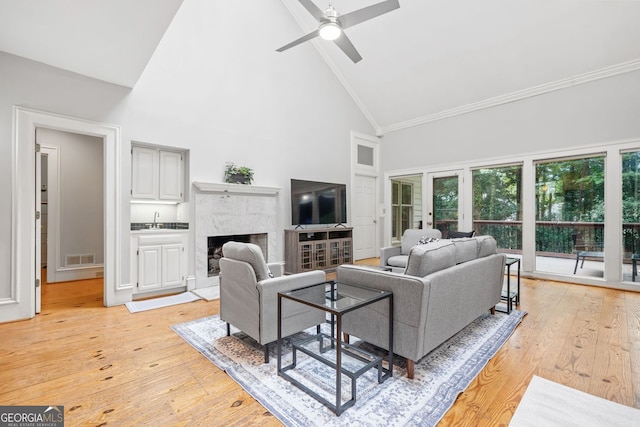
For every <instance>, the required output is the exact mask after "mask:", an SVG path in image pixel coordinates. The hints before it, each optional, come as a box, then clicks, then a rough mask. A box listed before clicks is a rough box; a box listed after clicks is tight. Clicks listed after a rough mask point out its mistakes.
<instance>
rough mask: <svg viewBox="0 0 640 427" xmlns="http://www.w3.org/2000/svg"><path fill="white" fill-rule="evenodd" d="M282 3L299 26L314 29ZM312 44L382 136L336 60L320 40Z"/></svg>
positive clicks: (371, 115) (283, 1)
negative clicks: (308, 26)
mask: <svg viewBox="0 0 640 427" xmlns="http://www.w3.org/2000/svg"><path fill="white" fill-rule="evenodd" d="M282 3H283V4H284V5H285V7H286V8H287V10H288V11H289V13H291V15H292V16H293V18H294V19H295V20H296V22H297V23H298V26H299V27H300V28H301V29H302V30H303V31H305V32H309V31H312V29H309V28H305V25H304V23H303V22H304V21H303V20H302V17H301V16H300V14H299V13H298V11H297V10H294V9H293V8H292V7H291V6H290V4H289V2H287V1H285V0H282ZM311 44H312V45H313V47H314V48H315V49H316V50H317V51H318V53H319V54H320V56H321V57H322V59H323V60H324V61H325V62H326V63H327V65H328V66H329V68H330V69H331V71H332V72H333V74H334V75H335V76H336V78H337V79H338V81H339V82H340V83H341V84H342V86H343V87H344V89H345V90H346V91H347V93H348V94H349V96H350V97H351V99H353V102H355V103H356V105H357V106H358V108H359V109H360V111H361V112H362V114H363V115H364V116H365V118H366V119H367V120H368V121H369V124H371V126H372V127H373V128H374V129H375V131H376V135H377V136H381V135H382V133H381V132H382V128H381V126H380V125H379V124H378V122H377V121H376V119H375V118H374V117H373V114H371V112H370V111H369V109H368V108H367V107H366V106H365V105H364V102H362V100H361V99H360V97H359V96H358V94H357V93H356V91H355V90H354V89H353V87H351V85H350V84H349V82H348V81H347V79H346V78H345V76H344V75H343V74H342V73H341V72H340V70H339V69H338V67H337V65H336V64H335V62H333V61H332V60H331V58H329V55H327V53H326V52H325V50H324V49H322V48H321V46H320V44H321V42H319V41H318V40H311Z"/></svg>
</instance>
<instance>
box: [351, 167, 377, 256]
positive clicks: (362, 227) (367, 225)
mask: <svg viewBox="0 0 640 427" xmlns="http://www.w3.org/2000/svg"><path fill="white" fill-rule="evenodd" d="M352 200H353V206H352V211H353V219H352V223H353V255H354V260H359V259H365V258H373V257H376V256H378V254H379V250H380V248H378V245H377V243H376V240H377V239H376V178H375V177H373V176H367V175H355V177H354V185H353V198H352Z"/></svg>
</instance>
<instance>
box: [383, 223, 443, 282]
mask: <svg viewBox="0 0 640 427" xmlns="http://www.w3.org/2000/svg"><path fill="white" fill-rule="evenodd" d="M423 237H428V238H432V239H439V238H441V237H442V233H440V230H437V229H425V230H422V229H412V228H408V229H406V230H404V233H403V234H402V240H401V242H400V246H386V247H384V248H380V266H381V267H387V268H390V269H391V271H395V272H396V273H403V272H404V270H405V268H407V260H408V259H409V252H410V251H411V248H413V247H414V246H416V245H417V244H418V242H419V241H420V239H422V238H423Z"/></svg>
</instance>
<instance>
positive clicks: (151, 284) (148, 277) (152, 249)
mask: <svg viewBox="0 0 640 427" xmlns="http://www.w3.org/2000/svg"><path fill="white" fill-rule="evenodd" d="M161 256H162V246H160V245H149V246H140V247H139V249H138V289H139V290H140V291H148V290H152V289H157V288H160V287H161V286H162V272H161V270H160V266H161V265H162V259H161Z"/></svg>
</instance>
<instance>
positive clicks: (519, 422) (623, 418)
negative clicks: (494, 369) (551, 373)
mask: <svg viewBox="0 0 640 427" xmlns="http://www.w3.org/2000/svg"><path fill="white" fill-rule="evenodd" d="M509 425H510V426H512V427H538V426H545V427H556V426H557V427H570V426H576V427H591V426H593V427H600V426H608V427H618V426H619V427H631V426H640V410H639V409H636V408H632V407H629V406H625V405H621V404H619V403H616V402H611V401H609V400H606V399H602V398H600V397H597V396H593V395H591V394H588V393H585V392H582V391H580V390H575V389H573V388H571V387H567V386H565V385H562V384H558V383H555V382H553V381H549V380H547V379H544V378H541V377H538V376H535V375H534V376H533V379H532V380H531V382H530V383H529V386H528V387H527V390H526V391H525V393H524V396H522V400H521V401H520V404H519V405H518V408H517V409H516V412H515V414H513V418H512V419H511V423H509Z"/></svg>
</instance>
